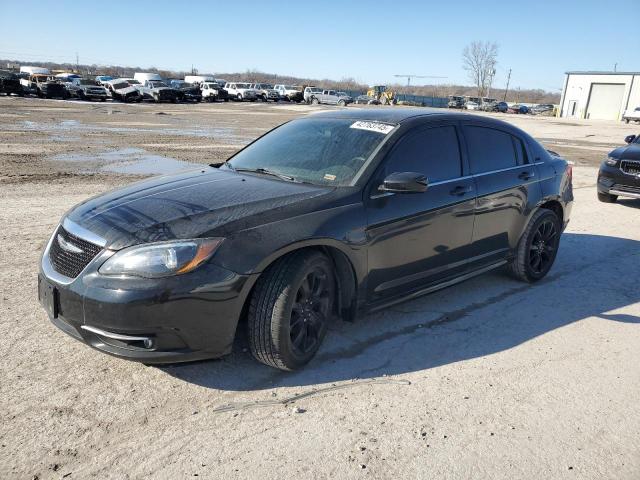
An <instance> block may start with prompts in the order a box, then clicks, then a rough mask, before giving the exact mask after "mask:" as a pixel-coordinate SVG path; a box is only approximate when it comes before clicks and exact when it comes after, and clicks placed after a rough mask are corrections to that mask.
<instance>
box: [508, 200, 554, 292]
mask: <svg viewBox="0 0 640 480" xmlns="http://www.w3.org/2000/svg"><path fill="white" fill-rule="evenodd" d="M560 233H561V225H560V220H559V219H558V216H557V215H556V214H555V212H553V211H552V210H548V209H546V208H542V209H540V210H538V211H537V212H536V213H534V214H533V216H532V217H531V220H529V224H528V225H527V228H526V229H525V231H524V233H523V234H522V238H520V242H519V243H518V247H517V249H516V255H515V258H514V259H513V261H512V263H511V272H512V274H513V275H514V276H515V277H516V278H518V279H519V280H523V281H525V282H529V283H533V282H537V281H538V280H540V279H542V278H543V277H544V276H545V275H546V274H547V273H548V272H549V270H550V269H551V266H552V265H553V262H554V261H555V259H556V254H557V253H558V247H559V245H560Z"/></svg>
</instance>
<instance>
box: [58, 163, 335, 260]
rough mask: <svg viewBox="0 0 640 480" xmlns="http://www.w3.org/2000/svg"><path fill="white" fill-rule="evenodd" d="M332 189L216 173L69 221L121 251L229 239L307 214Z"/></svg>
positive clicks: (147, 189)
mask: <svg viewBox="0 0 640 480" xmlns="http://www.w3.org/2000/svg"><path fill="white" fill-rule="evenodd" d="M333 190H335V189H334V188H331V187H319V186H315V185H308V184H300V183H293V182H287V181H281V180H277V179H272V178H269V177H263V176H257V175H250V174H248V175H244V174H238V173H235V172H232V171H230V170H220V169H217V168H212V167H204V168H202V169H197V170H190V171H186V172H182V173H179V174H175V175H166V176H161V177H155V178H151V179H149V180H144V181H142V182H137V183H134V184H132V185H130V186H128V187H125V188H122V189H118V190H114V191H112V192H109V193H106V194H103V195H100V196H97V197H94V198H92V199H89V200H87V201H85V202H84V203H82V204H80V205H78V206H76V207H74V208H73V209H72V210H71V211H70V212H69V213H68V214H67V218H68V219H69V220H71V221H73V222H75V223H77V224H79V225H80V226H82V227H84V228H86V229H87V230H89V231H91V232H93V233H95V234H97V235H99V236H100V237H102V238H104V239H105V240H106V242H107V245H106V246H107V247H108V248H111V249H114V250H119V249H121V248H124V247H127V246H130V245H135V244H139V243H147V242H156V241H164V240H172V239H187V238H199V237H213V236H228V235H229V234H231V233H235V232H237V231H240V230H244V229H246V228H251V227H253V226H256V225H261V224H265V223H269V222H271V221H276V220H279V219H282V218H286V217H289V216H291V215H292V214H293V211H292V210H294V208H292V207H293V206H294V204H295V206H296V208H298V209H299V208H302V210H304V209H305V208H306V207H305V202H306V201H313V199H318V197H322V196H324V195H327V194H329V193H331V192H332V191H333Z"/></svg>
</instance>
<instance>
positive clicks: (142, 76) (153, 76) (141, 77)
mask: <svg viewBox="0 0 640 480" xmlns="http://www.w3.org/2000/svg"><path fill="white" fill-rule="evenodd" d="M133 78H134V79H135V80H137V81H139V82H140V83H144V82H145V81H146V80H160V81H162V77H161V76H160V75H159V74H157V73H147V72H136V73H135V74H134V75H133Z"/></svg>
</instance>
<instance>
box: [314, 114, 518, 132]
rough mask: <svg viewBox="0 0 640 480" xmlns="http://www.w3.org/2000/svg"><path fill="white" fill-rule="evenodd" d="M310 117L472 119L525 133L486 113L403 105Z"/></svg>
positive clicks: (398, 120)
mask: <svg viewBox="0 0 640 480" xmlns="http://www.w3.org/2000/svg"><path fill="white" fill-rule="evenodd" d="M311 118H346V119H352V120H364V121H370V122H384V123H392V124H399V123H402V122H404V121H407V120H411V119H414V118H424V119H433V120H455V121H465V120H466V121H474V122H480V123H484V124H485V125H487V126H491V125H493V126H495V127H501V128H503V129H504V128H506V129H509V130H512V131H518V132H521V133H523V134H525V135H527V136H528V134H526V132H524V131H523V130H522V129H520V128H518V127H516V126H514V125H512V124H510V123H508V122H505V121H503V120H499V119H497V118H493V117H489V116H487V115H479V114H477V113H465V112H451V111H449V110H448V109H445V108H428V107H418V108H403V107H378V108H351V107H349V108H348V109H345V110H339V111H335V110H332V111H325V112H319V113H315V114H313V115H312V117H311Z"/></svg>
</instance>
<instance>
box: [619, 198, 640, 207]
mask: <svg viewBox="0 0 640 480" xmlns="http://www.w3.org/2000/svg"><path fill="white" fill-rule="evenodd" d="M617 203H619V204H620V205H624V206H625V207H632V208H640V199H637V198H622V197H618V200H617Z"/></svg>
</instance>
